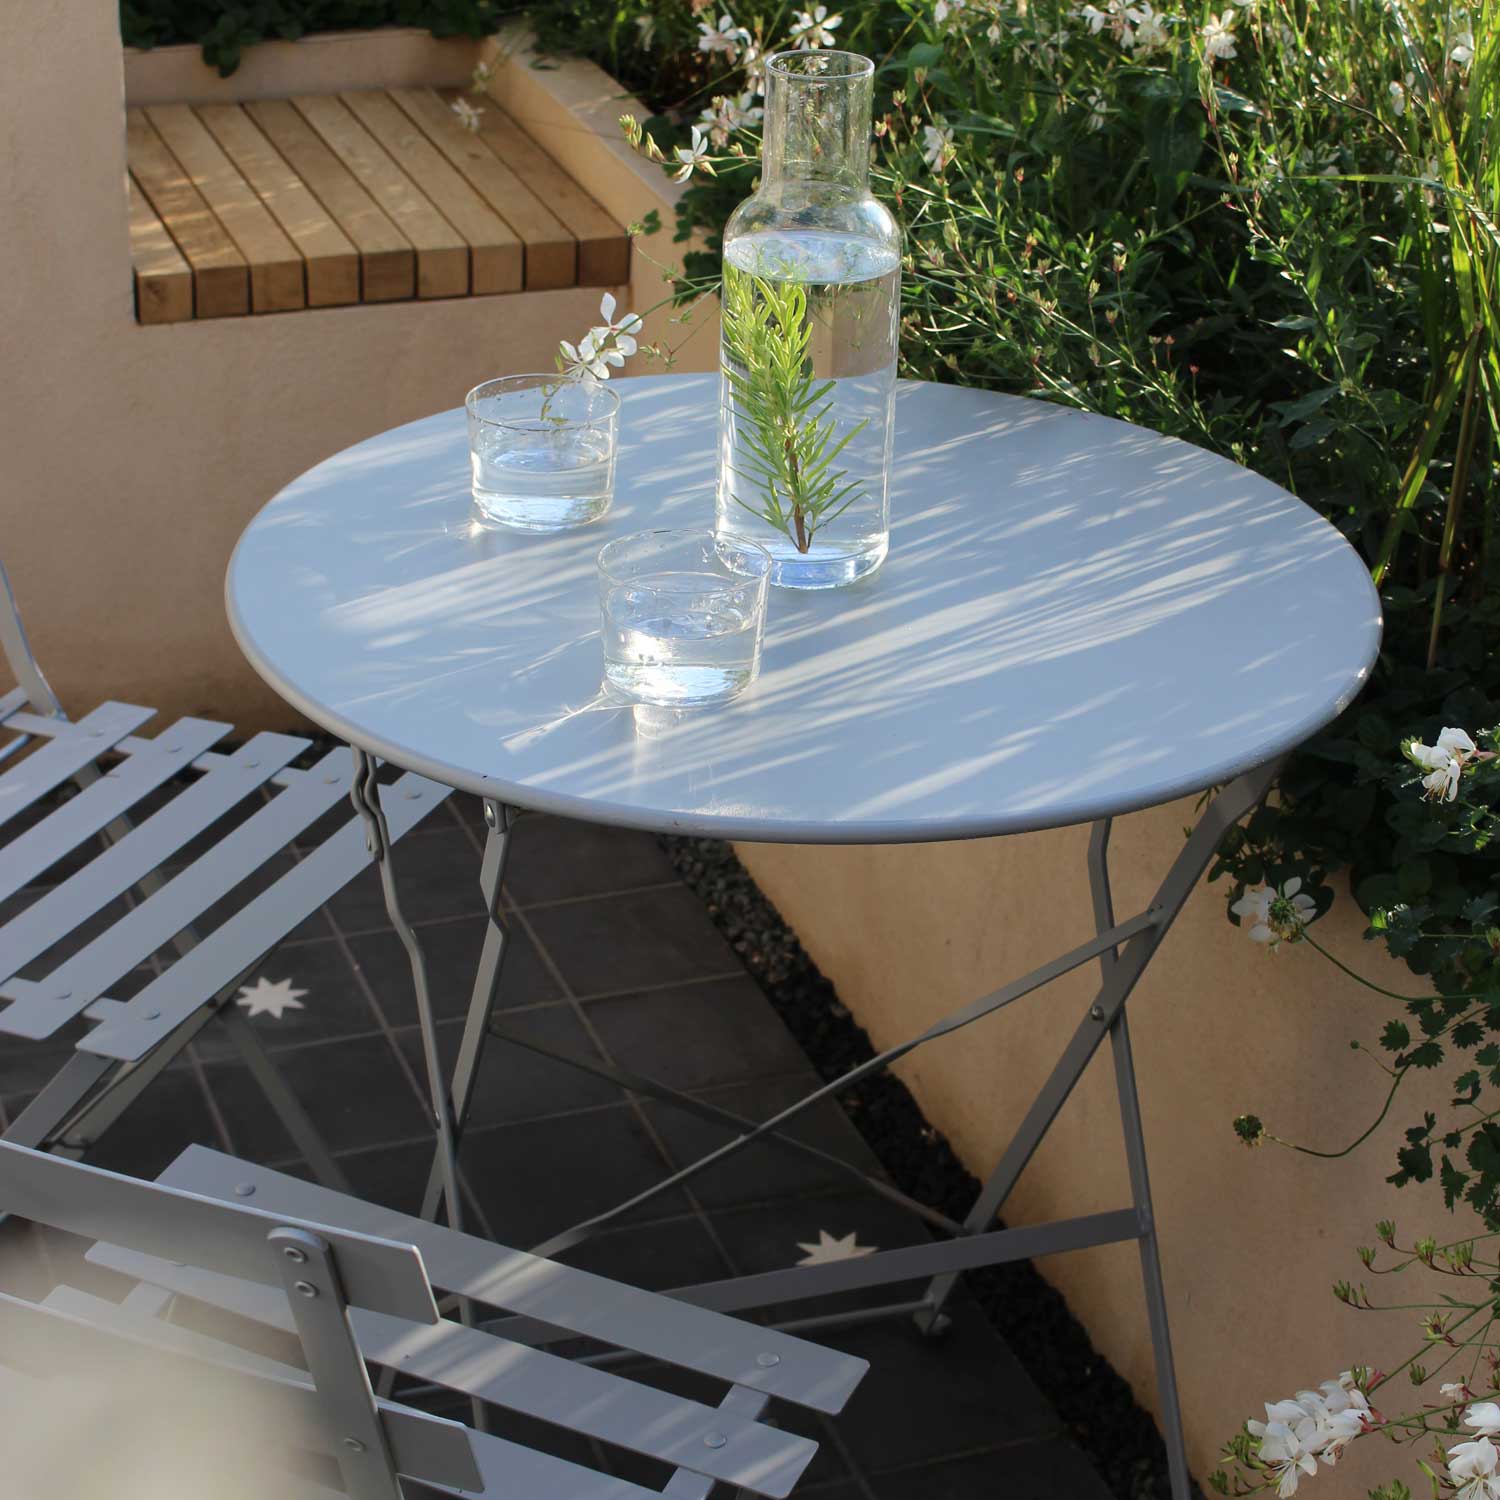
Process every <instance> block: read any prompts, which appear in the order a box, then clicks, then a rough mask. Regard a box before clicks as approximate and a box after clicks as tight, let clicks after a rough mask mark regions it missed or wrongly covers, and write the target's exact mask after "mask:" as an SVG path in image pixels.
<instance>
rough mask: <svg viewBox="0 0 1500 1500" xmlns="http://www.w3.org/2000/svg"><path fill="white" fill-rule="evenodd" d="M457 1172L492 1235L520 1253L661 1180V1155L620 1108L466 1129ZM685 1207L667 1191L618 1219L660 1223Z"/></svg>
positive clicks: (631, 1115)
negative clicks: (460, 1171)
mask: <svg viewBox="0 0 1500 1500" xmlns="http://www.w3.org/2000/svg"><path fill="white" fill-rule="evenodd" d="M463 1167H464V1174H465V1176H466V1177H467V1179H468V1182H469V1186H470V1187H471V1188H472V1189H473V1190H474V1195H475V1197H477V1198H478V1199H479V1202H480V1204H481V1206H482V1207H483V1209H484V1212H485V1216H486V1217H487V1218H488V1219H489V1221H490V1223H491V1225H493V1226H494V1230H495V1233H496V1235H498V1236H499V1238H500V1239H501V1240H502V1241H503V1242H504V1243H505V1244H507V1245H514V1246H516V1247H517V1248H518V1249H523V1250H525V1249H530V1248H531V1247H532V1246H533V1245H535V1244H537V1243H539V1242H540V1241H542V1240H544V1239H546V1238H547V1237H549V1236H550V1235H553V1234H556V1233H558V1232H559V1231H561V1230H564V1229H567V1228H569V1227H570V1226H571V1225H573V1224H575V1223H577V1222H579V1221H580V1220H583V1219H586V1218H590V1217H592V1216H593V1215H595V1214H598V1213H601V1212H603V1211H604V1210H606V1209H610V1208H613V1207H614V1206H615V1205H616V1204H617V1203H620V1202H622V1201H623V1200H625V1199H627V1198H631V1197H634V1196H635V1194H637V1193H639V1192H641V1191H642V1190H643V1189H645V1188H648V1187H651V1186H652V1185H654V1184H655V1183H657V1182H659V1181H661V1179H662V1178H663V1177H665V1176H666V1175H667V1168H666V1163H665V1162H664V1161H663V1160H662V1157H661V1153H660V1152H659V1151H658V1150H657V1149H656V1146H655V1144H654V1143H653V1142H652V1141H651V1139H650V1137H648V1136H647V1135H646V1133H645V1131H644V1130H643V1129H642V1128H641V1125H640V1123H639V1121H637V1119H636V1117H635V1114H634V1112H633V1111H632V1110H631V1109H630V1108H629V1107H628V1106H626V1105H619V1106H616V1107H613V1108H609V1109H601V1110H596V1111H593V1112H591V1113H588V1114H581V1115H565V1116H563V1117H561V1118H559V1119H553V1120H540V1121H535V1120H533V1121H526V1122H524V1123H522V1124H517V1125H495V1126H491V1127H489V1128H488V1129H484V1130H473V1131H470V1132H469V1134H468V1136H467V1137H465V1140H464V1147H463ZM687 1208H688V1204H687V1200H686V1199H685V1198H684V1197H683V1195H682V1193H681V1192H680V1191H678V1190H676V1189H672V1190H670V1191H668V1192H665V1193H662V1194H661V1195H660V1196H658V1197H656V1198H653V1199H651V1200H650V1201H649V1202H648V1203H646V1204H643V1205H641V1206H640V1207H639V1208H637V1209H634V1210H632V1211H631V1215H630V1217H629V1218H628V1219H626V1220H625V1221H624V1222H626V1223H632V1222H634V1223H639V1222H642V1221H644V1220H650V1219H661V1218H666V1217H669V1216H673V1215H678V1214H682V1213H685V1212H686V1211H687Z"/></svg>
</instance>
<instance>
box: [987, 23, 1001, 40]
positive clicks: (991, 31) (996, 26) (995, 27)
mask: <svg viewBox="0 0 1500 1500" xmlns="http://www.w3.org/2000/svg"><path fill="white" fill-rule="evenodd" d="M984 34H985V35H986V36H987V37H988V38H989V39H990V40H991V41H992V42H998V41H999V40H1000V38H1001V36H1002V35H1003V34H1004V33H1003V32H1001V30H1000V23H999V22H998V21H991V22H990V24H989V25H988V26H986V27H985V28H984Z"/></svg>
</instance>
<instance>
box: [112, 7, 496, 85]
mask: <svg viewBox="0 0 1500 1500" xmlns="http://www.w3.org/2000/svg"><path fill="white" fill-rule="evenodd" d="M506 8H507V9H509V8H514V7H506ZM501 12H502V7H501V5H500V4H499V3H497V0H120V32H121V34H122V36H123V37H124V40H125V45H126V46H127V47H163V46H167V45H168V44H170V43H173V42H197V43H199V44H200V45H201V46H202V48H203V60H204V62H206V63H207V64H208V65H209V66H210V67H214V68H217V69H218V70H219V72H220V74H221V75H222V76H223V77H225V78H227V77H229V75H230V74H231V73H233V72H234V70H235V69H236V68H237V67H239V65H240V58H241V54H242V53H243V52H244V49H245V48H246V47H250V46H254V44H255V43H256V42H264V41H269V40H272V39H280V40H282V41H289V42H292V41H296V40H297V38H298V37H302V36H306V35H307V34H308V33H309V32H314V31H354V30H362V29H365V28H370V27H377V26H421V27H425V28H426V29H427V30H428V31H430V32H431V33H432V34H433V35H434V36H469V37H482V36H488V35H489V34H490V33H491V32H492V31H494V29H495V28H496V26H497V25H498V24H499V21H500V16H501Z"/></svg>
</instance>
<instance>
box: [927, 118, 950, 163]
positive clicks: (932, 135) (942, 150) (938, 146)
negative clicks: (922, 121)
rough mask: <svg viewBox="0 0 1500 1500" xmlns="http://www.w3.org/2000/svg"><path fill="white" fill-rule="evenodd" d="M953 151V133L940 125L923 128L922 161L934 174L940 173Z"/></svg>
mask: <svg viewBox="0 0 1500 1500" xmlns="http://www.w3.org/2000/svg"><path fill="white" fill-rule="evenodd" d="M952 150H953V132H952V131H951V130H948V129H945V128H944V127H942V126H940V125H924V126H923V127H922V160H923V161H925V162H926V163H927V165H928V166H929V167H931V168H932V170H933V171H934V172H940V171H941V170H942V168H943V163H944V162H946V161H947V160H948V156H949V153H950V152H951V151H952Z"/></svg>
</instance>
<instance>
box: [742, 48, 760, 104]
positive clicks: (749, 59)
mask: <svg viewBox="0 0 1500 1500" xmlns="http://www.w3.org/2000/svg"><path fill="white" fill-rule="evenodd" d="M740 70H741V72H743V73H744V75H745V83H746V85H747V86H748V87H749V89H750V92H751V93H752V94H756V95H759V94H763V93H765V91H766V55H765V53H764V52H762V51H761V50H760V47H759V46H758V45H757V44H756V43H755V42H753V41H752V42H747V43H746V44H745V50H744V53H743V54H742V55H741V57H740Z"/></svg>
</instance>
